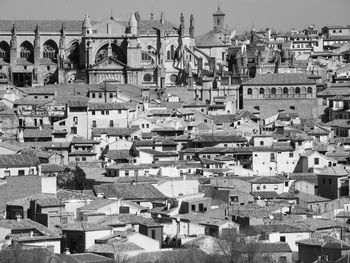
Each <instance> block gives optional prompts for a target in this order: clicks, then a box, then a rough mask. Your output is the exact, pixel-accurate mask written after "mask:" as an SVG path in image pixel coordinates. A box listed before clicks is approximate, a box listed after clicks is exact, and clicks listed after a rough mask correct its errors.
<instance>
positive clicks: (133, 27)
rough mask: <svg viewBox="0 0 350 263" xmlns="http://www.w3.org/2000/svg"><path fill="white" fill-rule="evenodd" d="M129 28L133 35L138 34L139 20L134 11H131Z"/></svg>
mask: <svg viewBox="0 0 350 263" xmlns="http://www.w3.org/2000/svg"><path fill="white" fill-rule="evenodd" d="M129 29H130V31H129V32H130V33H131V34H133V35H136V34H137V20H136V17H135V13H134V12H132V13H131V16H130V19H129Z"/></svg>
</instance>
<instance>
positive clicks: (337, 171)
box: [318, 166, 350, 176]
mask: <svg viewBox="0 0 350 263" xmlns="http://www.w3.org/2000/svg"><path fill="white" fill-rule="evenodd" d="M349 174H350V170H349V169H348V168H346V167H344V166H332V167H327V168H325V169H323V170H322V171H321V172H320V173H318V175H333V176H348V175H349Z"/></svg>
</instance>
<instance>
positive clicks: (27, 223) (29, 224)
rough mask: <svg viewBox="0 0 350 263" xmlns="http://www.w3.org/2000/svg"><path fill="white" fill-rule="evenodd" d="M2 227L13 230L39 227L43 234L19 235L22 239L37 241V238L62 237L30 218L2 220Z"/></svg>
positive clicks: (0, 225) (0, 224)
mask: <svg viewBox="0 0 350 263" xmlns="http://www.w3.org/2000/svg"><path fill="white" fill-rule="evenodd" d="M0 227H1V228H6V229H11V230H28V229H37V230H38V231H39V232H40V233H42V234H43V235H34V236H33V237H30V236H27V237H18V238H19V240H21V241H25V240H27V241H35V240H38V241H39V240H47V239H61V237H60V236H59V235H57V234H56V233H55V232H53V231H52V230H50V229H48V228H47V227H45V226H43V225H42V224H39V223H37V222H35V221H32V220H30V219H21V220H20V221H16V220H5V219H3V220H0Z"/></svg>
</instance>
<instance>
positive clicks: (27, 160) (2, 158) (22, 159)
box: [0, 153, 40, 168]
mask: <svg viewBox="0 0 350 263" xmlns="http://www.w3.org/2000/svg"><path fill="white" fill-rule="evenodd" d="M39 164H40V160H39V158H38V156H37V155H35V154H31V153H28V154H26V153H24V154H7V155H0V167H5V168H9V167H29V166H36V165H39Z"/></svg>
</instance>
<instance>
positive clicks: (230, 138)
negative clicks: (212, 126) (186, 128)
mask: <svg viewBox="0 0 350 263" xmlns="http://www.w3.org/2000/svg"><path fill="white" fill-rule="evenodd" d="M246 141H247V139H246V138H245V137H242V136H235V135H223V136H216V135H199V136H196V138H195V139H194V140H193V142H221V143H224V142H246Z"/></svg>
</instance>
